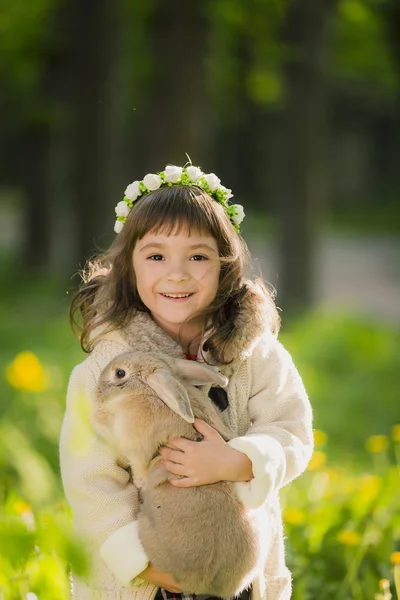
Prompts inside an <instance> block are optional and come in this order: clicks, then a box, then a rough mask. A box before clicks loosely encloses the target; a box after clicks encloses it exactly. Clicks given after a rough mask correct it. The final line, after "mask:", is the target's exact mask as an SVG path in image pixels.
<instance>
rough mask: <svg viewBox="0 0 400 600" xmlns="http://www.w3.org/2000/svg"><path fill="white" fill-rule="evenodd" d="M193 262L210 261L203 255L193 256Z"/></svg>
mask: <svg viewBox="0 0 400 600" xmlns="http://www.w3.org/2000/svg"><path fill="white" fill-rule="evenodd" d="M191 260H208V258H207V256H203V255H202V254H195V255H194V256H192V259H191Z"/></svg>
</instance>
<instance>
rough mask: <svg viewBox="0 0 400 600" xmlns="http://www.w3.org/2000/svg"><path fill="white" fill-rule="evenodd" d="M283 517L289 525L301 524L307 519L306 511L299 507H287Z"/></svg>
mask: <svg viewBox="0 0 400 600" xmlns="http://www.w3.org/2000/svg"><path fill="white" fill-rule="evenodd" d="M283 518H284V521H285V523H288V524H289V525H300V524H301V523H304V521H305V520H306V519H305V513H304V511H303V510H299V509H298V508H287V509H286V510H285V512H284V514H283Z"/></svg>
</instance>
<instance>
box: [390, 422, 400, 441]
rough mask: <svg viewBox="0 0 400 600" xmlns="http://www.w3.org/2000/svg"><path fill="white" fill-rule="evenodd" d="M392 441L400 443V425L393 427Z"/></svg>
mask: <svg viewBox="0 0 400 600" xmlns="http://www.w3.org/2000/svg"><path fill="white" fill-rule="evenodd" d="M392 440H393V441H394V442H400V425H394V426H393V427H392Z"/></svg>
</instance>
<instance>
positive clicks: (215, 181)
mask: <svg viewBox="0 0 400 600" xmlns="http://www.w3.org/2000/svg"><path fill="white" fill-rule="evenodd" d="M204 179H205V180H206V182H207V184H208V186H209V188H210V190H211V191H212V192H215V190H216V189H217V188H219V186H220V184H221V180H220V179H219V177H217V176H216V175H215V174H214V173H209V174H208V175H204Z"/></svg>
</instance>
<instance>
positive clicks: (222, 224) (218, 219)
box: [70, 185, 280, 364]
mask: <svg viewBox="0 0 400 600" xmlns="http://www.w3.org/2000/svg"><path fill="white" fill-rule="evenodd" d="M182 228H185V230H186V231H188V234H189V235H190V233H191V231H192V230H193V231H196V233H200V234H206V235H211V236H212V237H213V238H214V239H215V240H216V242H217V246H218V251H219V256H220V264H221V268H220V277H219V289H218V292H217V295H216V297H215V299H214V301H213V302H212V304H211V305H210V306H208V307H207V308H206V309H205V310H204V311H203V313H202V315H201V316H202V317H204V319H203V322H204V323H206V324H207V325H206V326H204V328H203V331H202V333H201V339H203V338H204V337H206V341H205V343H204V344H203V349H204V350H207V351H209V352H210V354H211V356H212V358H213V359H214V360H215V361H216V362H218V363H220V364H227V363H229V362H231V360H228V358H227V353H226V352H225V349H226V347H227V345H228V344H229V341H230V340H231V339H232V336H233V335H234V332H235V320H236V317H237V316H238V314H239V313H240V308H241V305H242V304H243V303H244V302H245V303H246V307H247V309H250V311H251V314H252V315H254V318H257V317H258V318H259V321H260V323H261V322H263V323H265V317H266V318H267V320H268V324H269V326H270V329H271V331H272V332H275V333H277V331H278V329H279V322H280V319H279V313H278V311H277V308H276V306H275V303H274V299H273V293H272V292H270V291H269V290H267V288H266V287H265V285H264V284H263V282H262V281H261V280H260V279H257V280H256V281H255V282H253V281H251V280H250V279H247V278H246V277H245V269H246V267H247V265H248V262H249V259H250V256H249V252H248V249H247V246H246V244H245V242H244V240H243V238H242V237H241V236H240V235H239V234H238V233H237V232H236V231H235V229H234V228H233V227H232V223H231V222H230V220H229V217H228V216H227V214H226V212H225V210H224V208H223V207H222V206H221V205H220V204H219V203H218V202H216V201H215V200H213V199H212V198H211V197H210V196H209V195H208V194H207V193H206V192H204V191H203V190H201V189H200V188H198V187H196V186H179V185H173V186H171V187H162V188H160V189H158V190H156V191H154V192H150V193H148V194H146V195H145V196H143V197H142V198H140V199H139V200H137V201H136V202H135V203H134V205H133V208H132V209H131V211H130V213H129V215H128V217H127V219H126V222H125V224H124V227H123V229H122V231H121V232H120V233H119V234H118V235H117V236H116V238H115V240H114V242H113V243H112V244H111V246H110V248H109V249H108V250H107V251H106V252H104V253H103V254H101V255H99V256H98V257H97V258H95V259H93V260H91V261H89V262H88V264H87V266H86V268H85V269H84V271H83V272H82V279H83V284H82V285H81V287H80V288H79V290H78V291H77V293H76V295H75V297H74V298H73V300H72V303H71V308H70V321H71V326H72V329H73V331H74V333H75V334H76V335H77V336H78V337H80V341H81V346H82V348H83V350H84V351H85V352H91V350H92V349H93V346H94V342H95V339H96V336H95V333H94V330H95V329H96V328H97V327H100V326H103V327H102V330H103V331H104V330H106V331H111V330H114V329H117V328H120V327H123V326H124V325H125V324H126V323H127V322H129V320H130V318H131V317H132V315H133V314H134V313H135V311H143V312H147V313H149V310H148V308H147V307H146V306H145V305H144V304H143V302H142V300H141V298H140V296H139V294H138V292H137V288H136V279H135V273H134V269H133V261H132V254H133V249H134V247H135V244H136V242H137V240H140V239H142V238H143V237H144V236H145V235H146V233H148V232H150V231H151V232H152V233H156V234H157V233H163V234H165V235H171V234H175V233H178V232H179V231H180V230H181V229H182ZM197 316H198V315H197ZM104 326H105V329H104ZM187 350H188V348H187Z"/></svg>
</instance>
